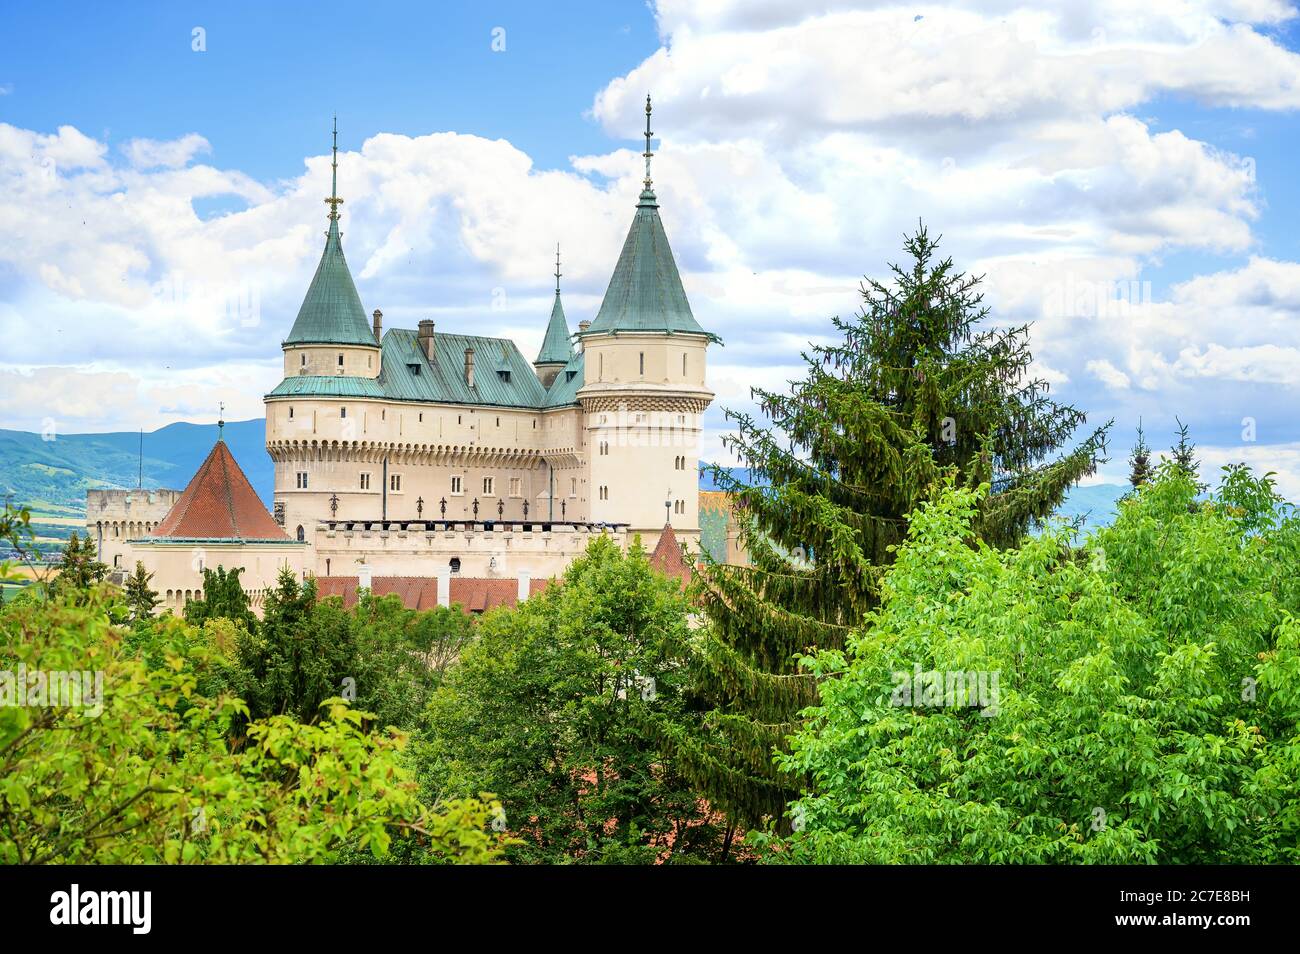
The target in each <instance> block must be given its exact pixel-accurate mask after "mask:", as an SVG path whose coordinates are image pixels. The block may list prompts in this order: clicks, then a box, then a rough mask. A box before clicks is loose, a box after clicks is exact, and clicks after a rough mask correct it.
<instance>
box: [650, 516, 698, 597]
mask: <svg viewBox="0 0 1300 954" xmlns="http://www.w3.org/2000/svg"><path fill="white" fill-rule="evenodd" d="M650 565H651V566H652V567H654V568H655V569H656V570H658V571H659V572H660V573H662V574H663V575H664V576H672V577H676V578H677V579H679V580H681V581H682V582H683V583H689V582H690V580H691V568H690V566H688V565H687V563H686V560H685V559H684V558H683V557H682V547H681V544H680V543H678V542H677V534H675V533H673V527H672V524H670V523H666V524H664V529H663V532H662V533H660V534H659V542H658V543H657V544H655V549H654V552H653V553H651V554H650Z"/></svg>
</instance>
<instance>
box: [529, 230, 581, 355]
mask: <svg viewBox="0 0 1300 954" xmlns="http://www.w3.org/2000/svg"><path fill="white" fill-rule="evenodd" d="M560 274H561V273H560V246H559V243H556V246H555V304H554V305H552V306H551V320H550V321H548V322H547V323H546V334H545V336H544V337H543V338H542V350H541V351H539V352H537V360H536V361H534V362H533V364H534V365H535V366H536V365H542V364H568V363H569V361H571V360H572V359H573V342H572V340H571V339H570V336H569V322H568V319H566V318H565V317H564V305H563V304H562V303H561V302H560Z"/></svg>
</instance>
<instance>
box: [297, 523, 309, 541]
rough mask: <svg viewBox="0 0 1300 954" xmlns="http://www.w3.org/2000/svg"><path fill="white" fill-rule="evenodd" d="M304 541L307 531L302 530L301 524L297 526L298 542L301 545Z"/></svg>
mask: <svg viewBox="0 0 1300 954" xmlns="http://www.w3.org/2000/svg"><path fill="white" fill-rule="evenodd" d="M306 539H307V531H306V530H304V529H303V528H302V524H298V542H299V543H302V542H303V541H305V540H306Z"/></svg>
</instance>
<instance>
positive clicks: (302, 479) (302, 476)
mask: <svg viewBox="0 0 1300 954" xmlns="http://www.w3.org/2000/svg"><path fill="white" fill-rule="evenodd" d="M297 477H298V485H297V486H298V489H299V490H306V489H307V472H306V471H305V470H300V471H298V474H297Z"/></svg>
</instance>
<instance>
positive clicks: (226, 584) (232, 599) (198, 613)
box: [184, 566, 257, 632]
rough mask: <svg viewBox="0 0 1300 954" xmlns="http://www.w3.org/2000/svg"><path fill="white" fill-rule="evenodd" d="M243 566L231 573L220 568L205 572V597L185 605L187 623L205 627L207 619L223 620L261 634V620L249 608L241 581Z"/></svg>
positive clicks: (232, 570)
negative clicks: (258, 621) (231, 621)
mask: <svg viewBox="0 0 1300 954" xmlns="http://www.w3.org/2000/svg"><path fill="white" fill-rule="evenodd" d="M242 572H243V568H242V567H235V568H233V569H231V570H227V569H226V568H225V567H222V566H219V567H217V568H216V569H215V570H207V569H205V570H204V571H203V597H202V598H201V599H197V600H190V601H189V602H187V603H186V604H185V611H184V612H185V621H186V622H188V623H193V624H194V625H195V626H202V625H203V622H204V620H208V619H216V618H218V617H223V618H225V619H230V620H234V621H235V622H236V623H239V624H240V625H242V626H243V627H244V629H246V630H248V631H249V632H256V631H257V617H256V616H254V615H253V611H252V610H251V609H250V608H249V605H248V594H247V593H245V592H244V585H243V583H241V582H240V580H239V574H240V573H242Z"/></svg>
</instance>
